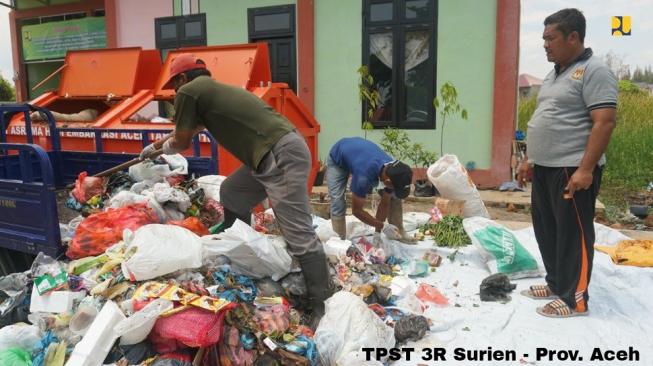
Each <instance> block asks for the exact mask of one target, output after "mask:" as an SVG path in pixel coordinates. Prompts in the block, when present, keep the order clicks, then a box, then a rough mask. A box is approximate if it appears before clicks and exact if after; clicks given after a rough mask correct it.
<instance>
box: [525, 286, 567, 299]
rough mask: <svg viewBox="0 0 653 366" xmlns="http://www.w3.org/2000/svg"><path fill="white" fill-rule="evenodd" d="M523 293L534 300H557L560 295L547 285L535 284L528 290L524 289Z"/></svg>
mask: <svg viewBox="0 0 653 366" xmlns="http://www.w3.org/2000/svg"><path fill="white" fill-rule="evenodd" d="M520 293H521V294H522V295H524V296H526V297H528V298H531V299H533V300H555V299H557V298H558V295H556V294H554V293H553V292H551V289H549V286H547V285H533V286H531V287H530V288H529V289H528V290H522V291H521V292H520Z"/></svg>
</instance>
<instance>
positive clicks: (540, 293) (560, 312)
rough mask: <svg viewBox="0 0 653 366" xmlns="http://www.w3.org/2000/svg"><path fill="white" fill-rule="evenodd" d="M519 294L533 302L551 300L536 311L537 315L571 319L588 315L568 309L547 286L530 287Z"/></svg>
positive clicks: (586, 312) (585, 312) (584, 312)
mask: <svg viewBox="0 0 653 366" xmlns="http://www.w3.org/2000/svg"><path fill="white" fill-rule="evenodd" d="M521 294H522V295H524V296H526V297H529V298H531V299H534V300H553V301H551V302H550V303H548V304H546V305H544V306H542V307H539V308H537V310H536V311H537V313H538V314H540V315H543V316H546V317H549V318H571V317H574V316H587V315H589V311H588V310H586V311H582V312H579V311H575V310H574V309H572V308H570V307H569V305H567V303H566V302H564V301H562V299H560V298H559V297H558V296H557V295H556V294H554V293H553V291H551V289H550V288H549V286H547V285H534V286H531V287H530V288H529V289H528V290H523V291H522V292H521Z"/></svg>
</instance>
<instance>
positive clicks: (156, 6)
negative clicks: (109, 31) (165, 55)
mask: <svg viewBox="0 0 653 366" xmlns="http://www.w3.org/2000/svg"><path fill="white" fill-rule="evenodd" d="M172 15H173V13H172V2H171V1H170V0H138V1H134V0H116V23H117V24H116V31H117V43H118V47H143V49H153V48H155V40H154V18H160V17H167V16H172Z"/></svg>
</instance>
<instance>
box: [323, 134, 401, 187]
mask: <svg viewBox="0 0 653 366" xmlns="http://www.w3.org/2000/svg"><path fill="white" fill-rule="evenodd" d="M329 157H330V158H331V160H333V162H334V163H336V164H337V165H338V166H339V167H341V168H343V169H346V170H348V171H349V172H350V173H351V187H350V189H351V191H352V193H353V194H355V195H356V196H358V197H365V196H366V195H367V192H369V190H370V188H373V187H376V186H377V185H378V184H379V174H381V169H383V165H385V164H387V163H389V162H391V161H393V159H392V158H391V157H390V155H388V154H386V153H385V152H384V151H383V150H381V148H380V147H378V146H377V145H376V144H375V143H373V142H370V141H367V140H365V139H362V138H360V137H348V138H344V139H341V140H340V141H338V142H336V144H335V145H333V147H332V148H331V151H330V152H329Z"/></svg>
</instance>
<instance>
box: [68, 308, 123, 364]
mask: <svg viewBox="0 0 653 366" xmlns="http://www.w3.org/2000/svg"><path fill="white" fill-rule="evenodd" d="M123 319H125V315H124V314H123V313H122V311H121V310H120V308H119V307H118V305H116V303H115V302H113V301H111V300H109V301H107V302H106V303H105V304H104V306H103V307H102V310H101V311H100V313H99V314H98V315H97V316H96V317H95V320H94V321H93V324H91V327H90V328H88V330H87V331H86V335H84V338H82V340H81V341H80V342H79V343H77V345H76V346H75V349H74V350H73V353H72V355H71V356H70V359H69V360H68V362H66V366H99V365H102V363H103V361H104V359H105V358H106V357H107V355H108V354H109V351H110V350H111V347H113V344H114V343H115V342H116V340H117V339H118V335H117V334H116V332H115V331H114V330H113V328H114V326H115V325H116V324H117V323H118V322H120V321H122V320H123Z"/></svg>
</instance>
